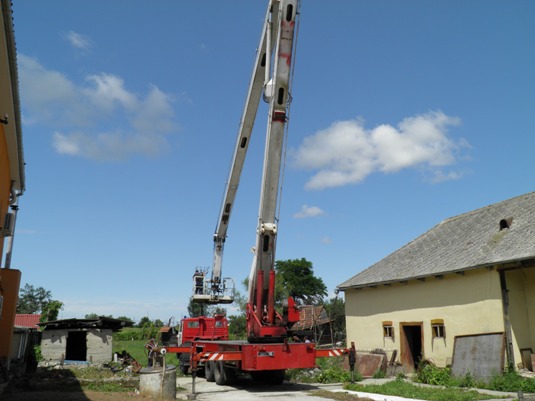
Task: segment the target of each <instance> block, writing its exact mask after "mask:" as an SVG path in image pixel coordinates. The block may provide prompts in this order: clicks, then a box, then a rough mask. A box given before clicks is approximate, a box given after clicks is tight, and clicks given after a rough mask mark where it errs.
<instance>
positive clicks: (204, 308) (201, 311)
mask: <svg viewBox="0 0 535 401" xmlns="http://www.w3.org/2000/svg"><path fill="white" fill-rule="evenodd" d="M215 313H223V314H224V313H225V310H224V309H221V308H214V307H213V306H208V305H205V304H202V303H199V302H195V301H194V300H193V297H190V299H189V304H188V314H189V317H199V316H212V315H214V314H215Z"/></svg>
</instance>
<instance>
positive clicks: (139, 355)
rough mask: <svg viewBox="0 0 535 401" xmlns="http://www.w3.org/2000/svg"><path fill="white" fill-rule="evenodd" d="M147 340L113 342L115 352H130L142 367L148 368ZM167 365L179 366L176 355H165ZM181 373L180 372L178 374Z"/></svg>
mask: <svg viewBox="0 0 535 401" xmlns="http://www.w3.org/2000/svg"><path fill="white" fill-rule="evenodd" d="M145 343H146V341H145V340H131V341H125V340H115V339H114V340H113V352H114V353H115V352H119V353H120V352H122V351H126V352H128V353H129V354H130V355H131V356H132V358H134V359H135V360H136V361H138V362H139V363H140V364H141V366H143V367H147V366H148V357H147V354H145ZM165 363H166V364H167V365H173V366H178V359H177V357H176V354H166V355H165ZM178 372H180V371H179V370H178V371H177V373H178Z"/></svg>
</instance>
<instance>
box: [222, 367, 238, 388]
mask: <svg viewBox="0 0 535 401" xmlns="http://www.w3.org/2000/svg"><path fill="white" fill-rule="evenodd" d="M223 368H224V369H225V377H226V379H227V385H229V386H231V385H233V384H234V383H236V380H238V372H237V371H236V369H233V368H230V367H228V366H223Z"/></svg>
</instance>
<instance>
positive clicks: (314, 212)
mask: <svg viewBox="0 0 535 401" xmlns="http://www.w3.org/2000/svg"><path fill="white" fill-rule="evenodd" d="M322 214H325V212H324V211H323V210H321V209H320V208H319V207H317V206H307V205H303V206H302V207H301V210H300V211H299V212H297V213H295V214H294V215H293V217H294V218H296V219H304V218H307V217H317V216H321V215H322Z"/></svg>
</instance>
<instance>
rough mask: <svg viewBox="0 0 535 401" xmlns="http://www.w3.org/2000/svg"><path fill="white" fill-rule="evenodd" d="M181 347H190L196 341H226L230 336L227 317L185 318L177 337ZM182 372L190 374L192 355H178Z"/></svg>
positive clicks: (185, 353) (187, 353) (186, 353)
mask: <svg viewBox="0 0 535 401" xmlns="http://www.w3.org/2000/svg"><path fill="white" fill-rule="evenodd" d="M177 339H178V346H179V347H190V346H191V344H192V343H193V342H194V341H226V340H228V339H229V335H228V320H227V318H226V317H225V315H217V314H216V315H214V316H213V317H206V316H198V317H188V318H187V317H185V318H184V319H182V320H181V322H180V331H179V332H178V335H177ZM177 358H178V360H179V368H180V371H181V372H182V373H184V374H187V373H188V369H189V367H190V353H189V352H183V353H180V354H177Z"/></svg>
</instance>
